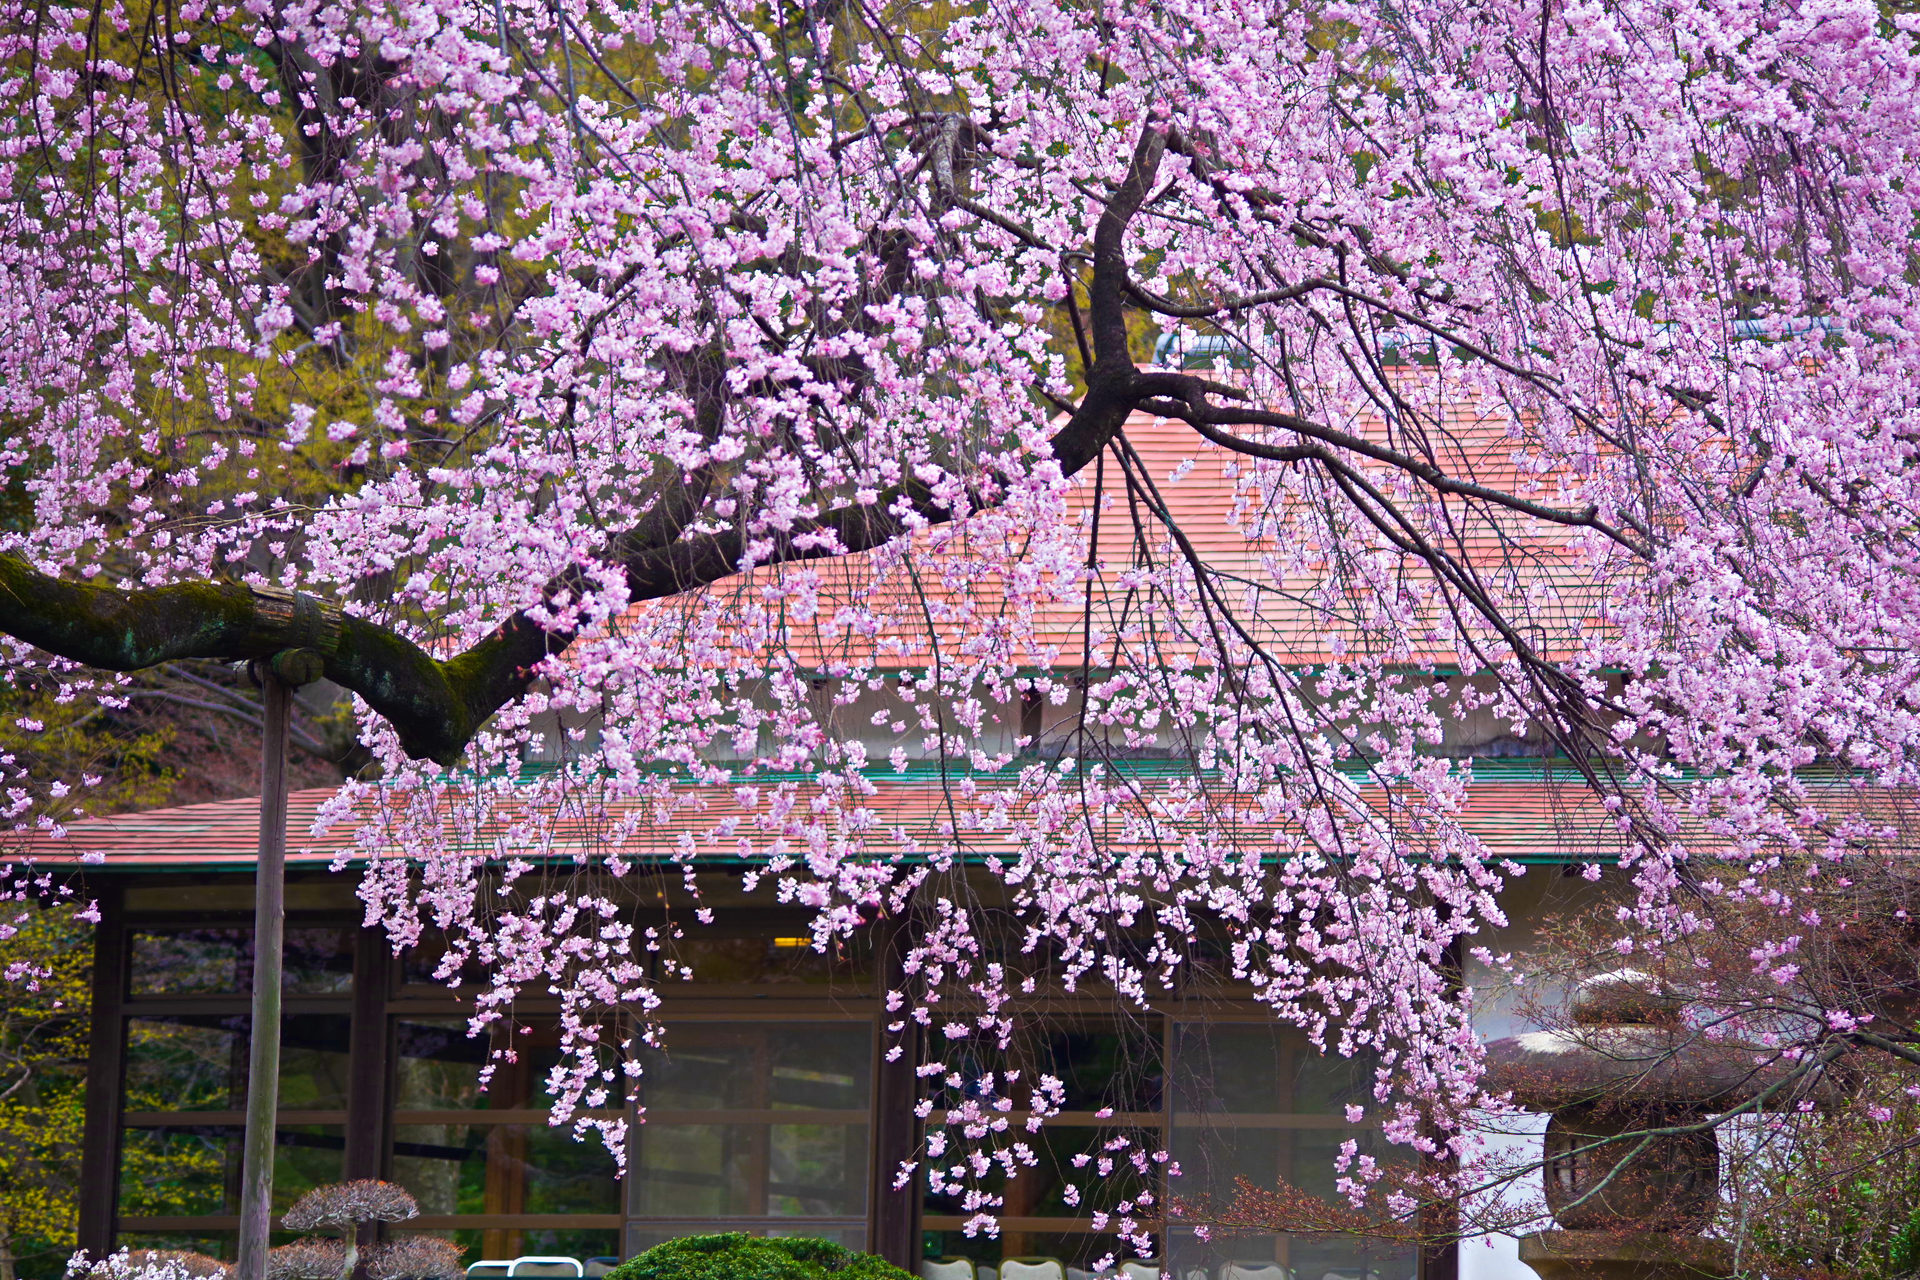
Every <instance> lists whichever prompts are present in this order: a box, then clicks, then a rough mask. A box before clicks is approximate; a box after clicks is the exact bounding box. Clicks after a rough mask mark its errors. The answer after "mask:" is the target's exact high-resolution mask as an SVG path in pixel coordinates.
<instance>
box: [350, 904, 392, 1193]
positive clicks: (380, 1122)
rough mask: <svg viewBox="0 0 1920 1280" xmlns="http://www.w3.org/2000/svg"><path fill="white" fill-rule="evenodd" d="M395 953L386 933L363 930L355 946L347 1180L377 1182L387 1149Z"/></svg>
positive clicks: (383, 931) (375, 930) (379, 930)
mask: <svg viewBox="0 0 1920 1280" xmlns="http://www.w3.org/2000/svg"><path fill="white" fill-rule="evenodd" d="M392 973H393V952H392V950H391V949H389V947H388V944H387V935H386V931H385V930H382V929H365V928H363V929H361V930H360V932H359V934H358V935H357V937H356V940H355V942H354V955H353V1030H352V1033H351V1035H350V1037H349V1039H348V1042H347V1155H346V1167H345V1169H344V1171H343V1176H344V1177H346V1178H348V1179H349V1180H351V1179H354V1178H378V1177H382V1176H384V1174H385V1172H386V1170H385V1169H384V1168H382V1165H383V1163H384V1161H385V1157H386V1145H387V1093H388V1090H389V1088H390V1082H391V1080H392V1078H393V1071H392V1066H391V1064H390V1063H389V1061H388V1059H389V1057H390V1056H391V1053H392V1037H391V1036H390V1035H389V1034H388V1031H387V989H388V985H389V983H390V982H391V980H392Z"/></svg>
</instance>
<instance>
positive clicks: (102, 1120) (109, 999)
mask: <svg viewBox="0 0 1920 1280" xmlns="http://www.w3.org/2000/svg"><path fill="white" fill-rule="evenodd" d="M90 887H91V888H92V889H93V890H94V896H95V900H96V901H97V902H98V903H99V905H100V923H99V925H98V926H97V927H96V928H95V929H94V934H93V997H92V998H93V1008H92V1012H91V1015H90V1018H89V1024H90V1025H89V1027H88V1039H87V1087H86V1106H87V1117H86V1127H85V1129H84V1130H83V1133H82V1137H81V1139H80V1222H79V1244H80V1247H81V1248H82V1249H85V1250H86V1251H87V1252H88V1253H89V1254H91V1255H93V1256H94V1257H96V1258H98V1257H102V1256H104V1255H106V1254H107V1253H110V1252H112V1250H113V1232H114V1209H115V1208H116V1207H117V1206H118V1205H119V1201H120V1111H121V1106H122V1103H123V1101H124V1099H125V1096H126V1091H125V1087H124V1086H125V1083H126V1043H127V1038H126V1025H125V1022H124V1020H123V1018H122V1016H121V1013H122V1009H123V1007H124V1005H125V1003H126V997H127V926H126V912H125V910H124V909H123V905H122V904H123V894H122V890H121V886H120V885H119V884H118V883H117V882H113V881H108V882H106V883H104V884H101V883H98V882H96V883H95V884H94V885H92V886H90Z"/></svg>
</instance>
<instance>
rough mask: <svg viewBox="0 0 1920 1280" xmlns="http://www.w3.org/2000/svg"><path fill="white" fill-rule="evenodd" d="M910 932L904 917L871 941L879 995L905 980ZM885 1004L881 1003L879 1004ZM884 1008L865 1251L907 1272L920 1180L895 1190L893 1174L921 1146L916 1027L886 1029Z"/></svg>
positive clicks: (915, 1254) (914, 1249)
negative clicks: (891, 1055)
mask: <svg viewBox="0 0 1920 1280" xmlns="http://www.w3.org/2000/svg"><path fill="white" fill-rule="evenodd" d="M911 936H912V935H911V934H910V933H909V931H908V926H907V924H906V922H905V921H904V920H902V921H898V922H894V923H890V924H888V925H886V926H884V932H882V933H881V935H880V937H879V938H878V939H877V940H876V942H877V945H878V948H879V954H878V955H877V956H876V957H875V959H876V961H877V967H878V968H879V970H880V980H881V984H882V986H881V994H882V996H883V997H884V995H885V993H886V992H887V991H898V990H900V989H901V987H902V986H904V985H905V982H906V970H905V967H904V961H905V960H906V951H907V947H908V945H909V939H910V938H911ZM883 1008H884V1006H883ZM886 1023H887V1016H886V1014H885V1013H884V1012H883V1013H882V1014H881V1016H880V1022H879V1024H878V1025H877V1026H876V1027H875V1028H874V1030H875V1032H876V1034H875V1036H874V1068H873V1127H872V1133H871V1141H872V1148H871V1154H870V1156H869V1158H868V1176H869V1177H870V1178H871V1180H872V1181H871V1183H870V1184H869V1185H870V1190H869V1191H868V1193H867V1252H869V1253H873V1254H878V1255H879V1256H880V1257H882V1258H885V1259H886V1260H887V1261H888V1262H891V1263H892V1264H893V1265H894V1266H896V1267H899V1268H901V1269H903V1270H906V1271H912V1270H913V1269H914V1268H915V1267H916V1266H917V1265H918V1264H919V1261H920V1180H919V1179H918V1178H914V1179H911V1180H909V1181H908V1183H907V1185H906V1186H904V1187H901V1188H899V1189H898V1190H896V1189H895V1188H894V1185H893V1182H894V1176H895V1174H896V1172H897V1171H898V1169H899V1168H900V1163H901V1162H902V1161H903V1160H911V1159H913V1156H914V1152H915V1151H916V1150H918V1149H919V1146H920V1122H919V1118H918V1117H917V1116H915V1115H914V1113H913V1107H914V1103H915V1101H916V1100H917V1098H916V1095H917V1093H918V1091H919V1080H918V1078H917V1077H916V1076H915V1075H914V1070H915V1068H917V1067H918V1066H919V1065H920V1062H919V1045H920V1038H919V1035H918V1034H917V1031H918V1028H917V1026H916V1025H915V1024H914V1023H913V1022H912V1021H911V1020H908V1022H907V1026H906V1029H905V1031H904V1032H903V1033H902V1034H901V1035H900V1036H898V1037H896V1036H893V1035H890V1034H889V1033H888V1032H887V1029H886ZM895 1044H899V1045H901V1046H903V1051H902V1052H901V1053H900V1054H899V1056H898V1057H896V1058H895V1059H894V1060H893V1061H891V1062H889V1061H888V1060H887V1051H888V1050H889V1049H890V1048H891V1047H892V1046H893V1045H895Z"/></svg>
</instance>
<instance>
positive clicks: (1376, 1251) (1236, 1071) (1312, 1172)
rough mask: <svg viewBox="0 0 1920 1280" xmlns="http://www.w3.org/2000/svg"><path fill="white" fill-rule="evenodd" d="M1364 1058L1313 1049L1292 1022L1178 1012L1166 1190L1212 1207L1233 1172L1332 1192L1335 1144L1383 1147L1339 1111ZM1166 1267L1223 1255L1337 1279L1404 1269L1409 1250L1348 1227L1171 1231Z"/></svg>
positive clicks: (1363, 1086) (1233, 1184)
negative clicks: (1349, 1233) (1204, 1018)
mask: <svg viewBox="0 0 1920 1280" xmlns="http://www.w3.org/2000/svg"><path fill="white" fill-rule="evenodd" d="M1373 1069H1374V1063H1373V1061H1372V1060H1371V1059H1348V1058H1341V1057H1339V1056H1337V1055H1326V1054H1321V1053H1319V1052H1318V1051H1316V1050H1315V1049H1314V1048H1313V1046H1312V1045H1311V1044H1309V1043H1308V1042H1307V1040H1306V1038H1305V1036H1303V1035H1301V1034H1300V1033H1299V1032H1297V1031H1293V1030H1291V1029H1288V1028H1283V1027H1280V1026H1277V1025H1274V1024H1271V1023H1183V1024H1180V1025H1179V1026H1178V1027H1177V1028H1176V1030H1175V1038H1174V1073H1173V1099H1172V1101H1173V1134H1172V1140H1171V1150H1172V1155H1173V1159H1174V1161H1175V1162H1176V1163H1177V1164H1178V1166H1179V1168H1180V1176H1179V1177H1178V1178H1175V1179H1169V1187H1168V1189H1169V1192H1170V1193H1171V1194H1172V1195H1173V1196H1174V1197H1177V1198H1180V1199H1185V1200H1188V1201H1190V1202H1200V1201H1207V1202H1211V1203H1212V1204H1213V1205H1214V1206H1215V1207H1225V1206H1226V1205H1227V1204H1230V1203H1231V1202H1232V1200H1233V1198H1234V1194H1235V1191H1236V1188H1237V1185H1238V1180H1239V1179H1245V1180H1246V1181H1247V1182H1249V1183H1251V1184H1252V1185H1253V1186H1256V1187H1262V1188H1273V1187H1278V1186H1280V1185H1282V1184H1285V1185H1288V1186H1291V1187H1294V1188H1296V1189H1298V1190H1300V1191H1304V1192H1306V1193H1308V1194H1310V1195H1314V1196H1318V1197H1321V1198H1323V1199H1328V1200H1332V1199H1334V1198H1335V1196H1336V1194H1337V1193H1336V1190H1335V1186H1334V1182H1335V1179H1336V1178H1337V1177H1338V1174H1337V1172H1336V1171H1335V1168H1334V1159H1335V1157H1336V1156H1337V1155H1338V1153H1339V1149H1340V1144H1341V1143H1343V1142H1345V1141H1347V1140H1349V1139H1353V1140H1357V1141H1359V1142H1360V1144H1361V1147H1362V1149H1363V1150H1366V1151H1368V1152H1369V1153H1370V1154H1374V1155H1376V1156H1377V1157H1380V1158H1386V1157H1388V1156H1390V1155H1391V1154H1392V1152H1391V1151H1390V1150H1389V1149H1388V1147H1387V1144H1385V1143H1384V1142H1383V1141H1382V1140H1381V1139H1380V1136H1379V1134H1378V1133H1377V1131H1374V1130H1371V1129H1366V1128H1360V1127H1357V1126H1354V1125H1350V1124H1348V1123H1347V1122H1346V1120H1345V1117H1344V1114H1343V1111H1344V1109H1345V1107H1346V1106H1347V1105H1348V1104H1362V1105H1364V1104H1365V1103H1367V1102H1368V1101H1369V1100H1370V1098H1371V1095H1372V1088H1373ZM1168 1247H1169V1252H1170V1257H1171V1260H1172V1262H1173V1264H1174V1267H1175V1269H1176V1270H1178V1271H1181V1272H1185V1271H1186V1270H1188V1269H1201V1270H1205V1271H1206V1272H1207V1273H1208V1274H1216V1273H1217V1270H1218V1268H1219V1267H1221V1266H1223V1265H1224V1264H1226V1263H1229V1262H1236V1261H1238V1262H1249V1263H1251V1262H1263V1263H1279V1264H1281V1265H1283V1266H1286V1267H1288V1268H1290V1269H1291V1270H1292V1271H1293V1273H1294V1274H1295V1275H1312V1276H1324V1275H1327V1274H1330V1273H1332V1274H1335V1275H1338V1276H1340V1277H1342V1278H1343V1280H1361V1278H1362V1277H1366V1276H1372V1277H1385V1280H1411V1277H1412V1275H1413V1270H1414V1263H1415V1257H1414V1253H1413V1251H1412V1250H1410V1249H1407V1248H1405V1247H1402V1246H1398V1245H1389V1244H1386V1243H1383V1242H1374V1241H1368V1240H1364V1239H1355V1238H1351V1237H1317V1236H1305V1235H1269V1236H1242V1237H1235V1238H1216V1239H1214V1240H1211V1241H1203V1240H1201V1239H1199V1238H1198V1237H1197V1235H1196V1234H1195V1233H1193V1232H1192V1231H1186V1230H1179V1229H1176V1230H1174V1231H1173V1232H1172V1233H1170V1237H1169V1245H1168Z"/></svg>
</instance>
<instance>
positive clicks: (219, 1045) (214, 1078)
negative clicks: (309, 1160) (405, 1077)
mask: <svg viewBox="0 0 1920 1280" xmlns="http://www.w3.org/2000/svg"><path fill="white" fill-rule="evenodd" d="M247 1022H248V1019H247V1018H246V1017H245V1015H242V1014H231V1013H180V1014H164V1015H156V1016H153V1017H145V1018H129V1019H128V1020H127V1084H126V1106H127V1110H129V1111H236V1110H239V1109H240V1108H242V1107H244V1106H246V1102H247V1098H246V1093H247V1089H246V1081H247V1054H248V1037H247ZM351 1022H352V1020H351V1019H350V1018H349V1017H348V1016H347V1015H346V1014H334V1013H295V1014H289V1015H287V1017H285V1018H284V1019H282V1020H281V1023H280V1027H281V1030H280V1090H279V1099H280V1105H281V1106H282V1107H285V1108H288V1109H289V1110H298V1111H340V1110H344V1109H345V1108H346V1105H347V1040H348V1036H349V1032H350V1027H351Z"/></svg>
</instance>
